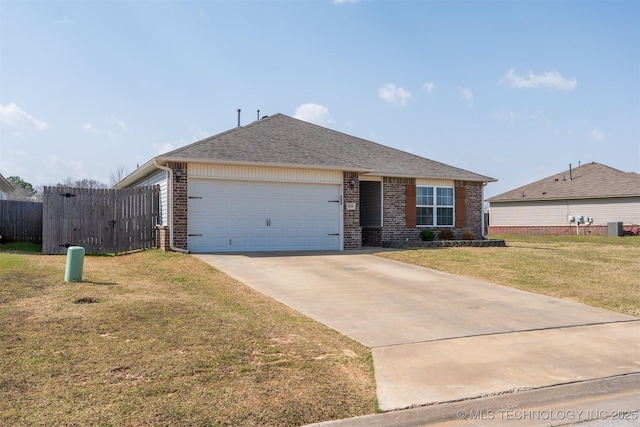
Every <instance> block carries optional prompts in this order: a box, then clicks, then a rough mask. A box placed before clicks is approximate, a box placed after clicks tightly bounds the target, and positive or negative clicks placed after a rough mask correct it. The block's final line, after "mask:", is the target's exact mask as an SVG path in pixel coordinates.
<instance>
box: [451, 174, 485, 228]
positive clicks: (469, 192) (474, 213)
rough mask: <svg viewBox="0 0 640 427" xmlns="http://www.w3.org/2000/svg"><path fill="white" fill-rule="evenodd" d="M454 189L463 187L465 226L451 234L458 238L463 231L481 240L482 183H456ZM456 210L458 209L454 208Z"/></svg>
mask: <svg viewBox="0 0 640 427" xmlns="http://www.w3.org/2000/svg"><path fill="white" fill-rule="evenodd" d="M455 186H456V187H464V189H465V195H466V201H465V218H466V225H465V226H464V227H459V228H456V229H454V230H453V234H454V235H455V236H456V237H457V238H460V236H461V235H462V233H464V232H465V231H471V232H472V233H473V234H474V235H475V236H476V238H477V239H481V238H482V215H483V213H482V212H483V207H482V183H481V182H471V181H456V182H455ZM456 209H459V207H458V206H456Z"/></svg>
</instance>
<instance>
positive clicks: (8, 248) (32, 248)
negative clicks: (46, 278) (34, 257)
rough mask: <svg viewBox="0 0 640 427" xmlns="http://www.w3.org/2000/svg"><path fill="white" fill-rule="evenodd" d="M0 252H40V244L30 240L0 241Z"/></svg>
mask: <svg viewBox="0 0 640 427" xmlns="http://www.w3.org/2000/svg"><path fill="white" fill-rule="evenodd" d="M0 252H26V253H42V245H41V244H39V243H30V242H9V243H0Z"/></svg>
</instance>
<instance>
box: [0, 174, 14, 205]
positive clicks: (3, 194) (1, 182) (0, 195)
mask: <svg viewBox="0 0 640 427" xmlns="http://www.w3.org/2000/svg"><path fill="white" fill-rule="evenodd" d="M13 191H14V188H13V185H11V183H10V182H9V181H7V179H6V178H5V177H4V176H2V174H0V200H7V199H8V198H9V193H13Z"/></svg>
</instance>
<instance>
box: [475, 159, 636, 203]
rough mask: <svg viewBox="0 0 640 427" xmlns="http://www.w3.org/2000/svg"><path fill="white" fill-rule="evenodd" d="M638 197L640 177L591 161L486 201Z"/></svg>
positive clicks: (633, 173)
mask: <svg viewBox="0 0 640 427" xmlns="http://www.w3.org/2000/svg"><path fill="white" fill-rule="evenodd" d="M634 196H640V175H639V174H637V173H635V172H622V171H620V170H618V169H614V168H612V167H609V166H606V165H603V164H600V163H596V162H592V163H587V164H584V165H582V166H579V167H577V168H573V169H572V170H566V171H563V172H560V173H557V174H555V175H551V176H549V177H547V178H544V179H541V180H540V181H536V182H534V183H531V184H528V185H525V186H523V187H519V188H516V189H515V190H511V191H507V192H506V193H502V194H499V195H497V196H494V197H490V198H489V199H487V201H488V202H515V201H519V202H520V201H531V200H565V199H597V198H610V197H634Z"/></svg>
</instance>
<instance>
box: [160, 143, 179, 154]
mask: <svg viewBox="0 0 640 427" xmlns="http://www.w3.org/2000/svg"><path fill="white" fill-rule="evenodd" d="M183 145H184V144H183ZM153 148H154V149H155V150H156V152H157V153H158V154H164V153H168V152H169V151H173V150H175V149H176V148H177V147H176V146H175V145H173V144H169V143H164V144H153Z"/></svg>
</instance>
